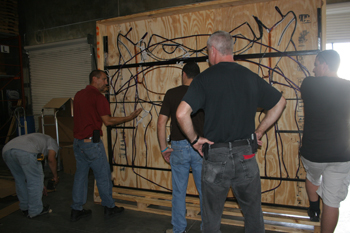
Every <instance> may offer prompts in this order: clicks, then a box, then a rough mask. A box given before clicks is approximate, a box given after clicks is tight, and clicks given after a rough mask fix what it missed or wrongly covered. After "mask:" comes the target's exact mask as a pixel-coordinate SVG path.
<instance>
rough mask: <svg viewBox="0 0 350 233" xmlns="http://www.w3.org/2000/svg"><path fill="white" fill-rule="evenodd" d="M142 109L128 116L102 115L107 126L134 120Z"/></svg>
mask: <svg viewBox="0 0 350 233" xmlns="http://www.w3.org/2000/svg"><path fill="white" fill-rule="evenodd" d="M141 111H142V109H141V108H139V109H137V110H135V111H133V112H132V113H131V114H130V115H129V116H126V117H111V116H110V115H104V116H101V118H102V121H103V123H104V124H105V125H106V126H110V125H119V124H122V123H125V122H128V121H131V120H133V119H134V118H135V117H137V116H138V115H139V114H140V112H141Z"/></svg>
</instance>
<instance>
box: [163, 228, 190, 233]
mask: <svg viewBox="0 0 350 233" xmlns="http://www.w3.org/2000/svg"><path fill="white" fill-rule="evenodd" d="M164 233H174V231H173V228H171V229H168V230H166V231H165V232H164ZM182 233H186V231H184V232H182Z"/></svg>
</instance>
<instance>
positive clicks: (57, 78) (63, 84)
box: [25, 38, 91, 128]
mask: <svg viewBox="0 0 350 233" xmlns="http://www.w3.org/2000/svg"><path fill="white" fill-rule="evenodd" d="M25 50H26V51H27V53H28V55H29V67H30V78H31V90H32V101H33V114H34V116H36V119H37V117H38V116H39V115H40V114H41V109H42V107H43V106H44V105H45V104H46V103H48V102H49V101H50V100H51V99H52V98H62V97H71V98H73V97H74V95H75V93H76V92H77V91H79V90H81V89H83V88H85V86H86V85H88V83H89V73H90V72H91V52H90V45H89V44H88V43H87V39H86V38H83V39H77V40H70V41H64V42H58V43H52V44H45V45H38V46H27V47H25ZM36 126H37V124H36ZM36 128H37V127H36Z"/></svg>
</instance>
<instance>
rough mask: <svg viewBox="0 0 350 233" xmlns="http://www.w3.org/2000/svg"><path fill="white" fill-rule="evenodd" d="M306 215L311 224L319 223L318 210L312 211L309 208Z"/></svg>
mask: <svg viewBox="0 0 350 233" xmlns="http://www.w3.org/2000/svg"><path fill="white" fill-rule="evenodd" d="M307 215H309V217H310V221H311V222H319V221H320V210H318V211H314V210H311V209H310V208H309V209H307Z"/></svg>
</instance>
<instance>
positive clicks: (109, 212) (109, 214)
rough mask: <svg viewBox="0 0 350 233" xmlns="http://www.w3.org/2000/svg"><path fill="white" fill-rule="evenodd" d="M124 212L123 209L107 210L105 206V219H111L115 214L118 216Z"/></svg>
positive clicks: (115, 207)
mask: <svg viewBox="0 0 350 233" xmlns="http://www.w3.org/2000/svg"><path fill="white" fill-rule="evenodd" d="M123 211H124V207H118V206H114V207H113V208H108V207H107V206H105V218H110V217H113V216H114V215H116V214H119V213H121V212H123Z"/></svg>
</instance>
